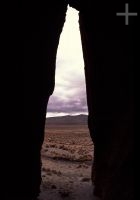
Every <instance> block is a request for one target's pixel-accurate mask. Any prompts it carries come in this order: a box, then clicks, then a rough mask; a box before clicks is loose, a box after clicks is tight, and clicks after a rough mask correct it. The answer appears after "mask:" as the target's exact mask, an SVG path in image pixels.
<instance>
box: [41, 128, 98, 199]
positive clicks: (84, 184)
mask: <svg viewBox="0 0 140 200" xmlns="http://www.w3.org/2000/svg"><path fill="white" fill-rule="evenodd" d="M92 160H93V144H92V141H91V138H90V136H89V133H88V129H87V126H84V125H83V126H80V127H79V126H76V125H74V126H72V125H71V126H66V125H65V126H60V125H59V126H57V127H54V126H53V127H51V126H50V127H47V134H46V137H45V142H44V145H43V149H42V162H43V166H42V186H41V191H42V192H41V195H40V200H62V199H66V200H97V198H95V197H93V186H92V182H91V178H90V177H91V165H92Z"/></svg>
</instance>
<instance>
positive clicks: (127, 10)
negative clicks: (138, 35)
mask: <svg viewBox="0 0 140 200" xmlns="http://www.w3.org/2000/svg"><path fill="white" fill-rule="evenodd" d="M137 15H138V13H130V12H129V4H128V3H126V4H125V13H117V16H125V25H129V16H137Z"/></svg>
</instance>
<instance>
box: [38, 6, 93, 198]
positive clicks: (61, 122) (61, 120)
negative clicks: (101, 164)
mask: <svg viewBox="0 0 140 200" xmlns="http://www.w3.org/2000/svg"><path fill="white" fill-rule="evenodd" d="M78 18H79V16H78V11H77V10H75V9H73V8H71V7H68V10H67V14H66V21H65V24H64V27H63V30H62V33H61V36H60V40H59V46H58V50H57V59H56V76H55V90H54V93H53V95H52V96H51V97H50V99H49V103H48V107H47V114H46V126H45V139H44V144H43V147H42V186H41V188H42V189H41V190H42V192H41V198H42V199H43V200H44V199H45V198H46V197H47V198H50V199H56V200H57V199H63V198H64V197H68V198H69V199H72V198H73V197H74V198H75V199H77V200H79V199H81V200H82V199H83V200H84V199H87V200H90V199H92V191H93V186H92V182H91V167H92V162H93V150H94V147H93V142H92V139H91V137H90V134H89V130H88V125H87V116H88V109H87V100H86V85H85V72H84V61H83V52H82V45H81V37H80V30H79V23H78ZM85 195H87V196H85Z"/></svg>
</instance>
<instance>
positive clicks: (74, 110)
mask: <svg viewBox="0 0 140 200" xmlns="http://www.w3.org/2000/svg"><path fill="white" fill-rule="evenodd" d="M47 110H48V113H47V117H50V116H62V115H67V114H69V115H71V114H87V102H86V86H85V75H84V62H83V54H82V46H81V38H80V31H79V23H78V11H76V10H74V9H72V8H68V11H67V17H66V22H65V25H64V28H63V32H62V34H61V38H60V41H59V47H58V52H57V60H56V77H55V90H54V93H53V95H52V96H51V97H50V100H49V104H48V109H47Z"/></svg>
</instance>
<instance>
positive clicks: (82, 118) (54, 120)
mask: <svg viewBox="0 0 140 200" xmlns="http://www.w3.org/2000/svg"><path fill="white" fill-rule="evenodd" d="M87 119H88V115H85V114H80V115H66V116H59V117H58V116H57V117H48V118H46V124H47V125H87Z"/></svg>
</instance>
